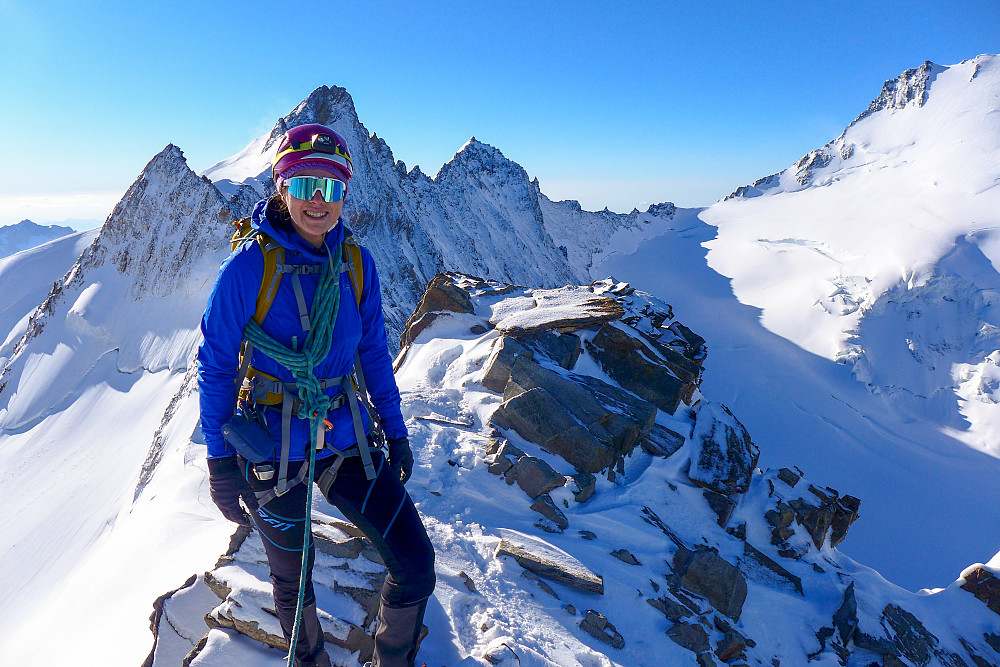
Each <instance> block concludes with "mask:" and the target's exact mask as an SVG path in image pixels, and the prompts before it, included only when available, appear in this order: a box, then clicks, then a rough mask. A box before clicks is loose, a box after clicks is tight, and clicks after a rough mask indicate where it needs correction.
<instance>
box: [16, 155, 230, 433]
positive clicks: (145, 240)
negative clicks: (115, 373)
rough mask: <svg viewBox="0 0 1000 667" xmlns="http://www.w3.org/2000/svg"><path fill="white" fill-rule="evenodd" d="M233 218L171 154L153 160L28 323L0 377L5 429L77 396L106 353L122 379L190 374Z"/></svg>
mask: <svg viewBox="0 0 1000 667" xmlns="http://www.w3.org/2000/svg"><path fill="white" fill-rule="evenodd" d="M229 220H230V218H229V212H228V208H227V207H226V203H225V201H224V200H223V198H222V197H221V195H220V194H219V192H218V190H216V189H215V188H214V187H213V186H212V185H211V183H210V182H208V181H207V180H204V179H201V178H199V177H198V176H196V175H195V174H194V172H192V171H191V169H190V168H189V167H188V166H187V163H186V162H185V160H184V157H183V154H182V153H181V151H180V150H179V149H178V148H177V147H176V146H173V145H169V146H167V147H166V148H164V150H163V151H162V152H160V153H159V154H158V155H157V156H156V157H154V158H153V159H152V160H150V162H149V164H147V165H146V168H145V169H144V170H143V172H142V174H141V175H140V176H139V178H138V179H136V181H135V183H133V184H132V186H131V187H130V188H129V189H128V191H127V192H126V193H125V196H124V197H123V198H122V200H121V201H120V202H119V203H118V205H116V206H115V209H114V211H112V213H111V215H110V216H109V217H108V220H107V221H106V222H105V224H104V226H103V227H102V228H101V230H100V232H99V233H98V235H97V237H96V238H95V239H94V240H93V242H92V243H91V244H90V245H89V246H88V247H87V248H86V249H85V250H84V251H83V252H82V253H81V254H80V256H79V258H78V259H77V261H76V263H75V264H74V265H73V267H72V268H71V269H70V270H69V271H68V272H67V273H66V275H65V276H64V277H63V278H62V279H61V280H59V281H57V282H55V283H54V284H53V286H52V289H51V290H50V292H49V294H48V295H47V296H46V297H45V300H44V301H43V302H42V303H41V305H40V306H39V307H38V309H37V310H36V311H35V312H34V313H33V314H32V315H31V316H30V318H29V320H28V322H27V324H26V326H25V328H24V334H23V336H22V337H21V339H20V340H19V341H18V342H17V344H16V345H15V347H14V349H13V352H12V355H11V358H10V360H9V361H8V363H7V364H6V366H5V368H4V371H3V375H2V377H0V399H2V400H4V409H3V411H2V412H0V420H2V423H3V425H4V426H5V427H7V428H13V427H23V426H25V425H27V424H28V423H31V422H33V421H34V420H37V419H39V418H41V417H42V416H43V415H45V414H46V412H47V411H48V410H49V409H50V408H51V406H52V405H54V404H57V403H58V402H59V401H60V400H62V399H64V398H69V397H71V396H74V395H78V394H77V392H79V391H81V390H82V387H84V386H86V385H85V384H84V385H80V383H81V382H85V377H86V376H87V375H88V374H89V373H90V372H91V370H92V368H93V366H94V364H96V363H97V362H98V360H100V359H102V358H105V357H106V355H109V354H110V355H113V358H114V360H115V361H114V362H113V366H114V367H115V368H117V369H118V370H119V371H121V372H126V373H131V372H135V371H137V370H139V369H146V370H150V371H155V370H159V369H162V368H170V369H184V368H186V367H187V365H188V362H189V360H190V358H191V356H192V354H193V352H194V349H195V346H196V345H197V344H198V341H199V337H200V332H199V330H198V323H199V321H200V317H201V313H202V311H203V310H204V304H205V302H206V299H207V295H208V289H209V288H210V287H211V284H212V280H213V278H214V275H215V272H216V271H217V270H218V265H219V264H220V263H221V261H222V260H223V259H224V258H225V256H226V255H227V254H228V246H227V245H226V238H227V237H228V236H229V235H230V233H231V232H230V229H231V228H230V227H229ZM67 343H71V346H69V347H67Z"/></svg>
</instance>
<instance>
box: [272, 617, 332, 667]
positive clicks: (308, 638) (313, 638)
mask: <svg viewBox="0 0 1000 667" xmlns="http://www.w3.org/2000/svg"><path fill="white" fill-rule="evenodd" d="M278 620H279V621H280V622H281V630H282V631H283V632H284V634H285V639H286V640H288V641H289V642H291V637H292V624H293V623H294V622H295V610H294V609H292V610H291V614H287V615H286V614H281V615H279V616H278ZM286 625H287V626H288V627H286ZM292 665H293V666H294V667H329V665H330V657H329V656H328V655H327V654H326V651H324V650H323V629H322V628H320V625H319V616H317V614H316V605H315V604H311V605H309V606H308V607H303V608H302V621H301V622H300V623H299V638H298V641H296V642H295V660H294V661H293V662H292Z"/></svg>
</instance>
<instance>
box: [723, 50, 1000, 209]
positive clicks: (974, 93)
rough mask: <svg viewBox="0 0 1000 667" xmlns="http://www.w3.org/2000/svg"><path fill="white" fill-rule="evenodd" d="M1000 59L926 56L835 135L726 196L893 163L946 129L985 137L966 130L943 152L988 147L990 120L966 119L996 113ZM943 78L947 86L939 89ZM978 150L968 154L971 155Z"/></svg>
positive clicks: (790, 187)
mask: <svg viewBox="0 0 1000 667" xmlns="http://www.w3.org/2000/svg"><path fill="white" fill-rule="evenodd" d="M998 62H1000V59H998V58H997V56H994V55H981V56H978V57H977V58H974V59H972V60H965V61H962V62H961V63H959V64H957V65H952V66H948V67H945V66H942V65H937V64H935V63H932V62H931V61H929V60H928V61H925V62H924V63H923V64H922V65H920V66H919V67H915V68H912V69H908V70H906V71H905V72H903V73H902V74H900V75H899V76H897V77H896V78H894V79H889V80H887V81H886V82H885V83H884V84H883V86H882V90H881V91H880V92H879V94H878V96H877V97H875V99H873V100H872V102H871V104H869V105H868V108H867V109H866V110H865V111H863V112H861V113H860V114H859V115H858V117H857V118H856V119H854V121H852V122H851V123H850V124H849V125H848V126H847V127H846V128H845V129H844V131H843V132H842V133H841V134H840V136H838V137H837V138H836V139H834V140H832V141H831V142H829V143H828V144H826V145H825V146H823V147H821V148H817V149H815V150H812V151H809V152H808V153H806V154H805V155H804V156H802V158H800V159H799V160H798V161H797V162H796V163H795V164H793V165H792V166H791V167H789V168H788V169H786V170H784V171H782V172H779V173H777V174H771V175H769V176H765V177H763V178H760V179H757V180H756V181H754V183H753V184H752V185H744V186H741V187H739V188H737V189H736V190H735V191H733V192H732V193H731V194H729V195H728V196H727V197H726V198H725V199H724V200H723V201H725V200H729V199H749V198H753V197H759V196H761V195H763V194H765V193H766V194H777V193H779V192H793V191H797V190H801V189H803V188H806V187H809V186H810V185H813V184H825V183H828V182H830V179H831V178H835V177H834V174H835V173H837V172H841V173H844V172H845V170H852V171H856V170H857V169H858V168H860V167H861V166H863V165H864V166H866V167H867V168H869V169H871V168H874V167H875V165H878V164H879V163H883V164H892V165H898V164H901V163H899V162H898V160H895V159H894V158H891V157H889V156H891V155H896V154H900V155H901V154H903V153H907V152H912V150H914V149H916V150H922V147H923V148H926V147H928V146H932V145H933V144H935V143H937V144H939V145H941V144H942V140H941V137H943V136H946V135H953V136H954V137H956V139H957V138H958V137H959V136H962V137H965V134H964V133H966V131H968V132H971V133H972V134H971V135H970V136H976V135H982V142H980V141H972V140H969V138H968V137H965V138H964V139H962V140H960V141H955V142H954V145H952V146H950V147H947V148H944V147H943V146H942V149H941V152H942V153H951V152H953V151H954V150H956V146H958V145H959V144H965V145H966V146H967V147H971V146H976V145H982V144H983V143H984V144H985V146H988V147H992V146H993V145H994V144H996V140H995V138H994V136H993V134H991V130H990V129H989V125H990V123H989V121H987V122H986V123H982V122H978V121H976V122H970V118H972V117H978V118H980V119H982V118H987V119H988V118H989V117H990V116H991V115H995V113H994V112H995V109H994V107H995V104H994V102H993V100H994V99H995V97H996V94H997V88H998V86H1000V84H998V81H1000V78H998V74H997V73H998V70H1000V67H998ZM984 75H985V76H984ZM942 80H943V81H944V86H943V88H942V89H941V91H940V92H936V91H937V89H938V88H939V87H940V84H939V82H940V81H942ZM930 107H934V108H933V109H930ZM873 142H874V143H873ZM934 150H937V149H934ZM959 150H961V148H959ZM977 155H979V153H977V154H975V155H970V158H971V159H972V160H975V159H976V158H977ZM911 161H912V158H911ZM821 174H822V175H823V177H821V176H820V175H821Z"/></svg>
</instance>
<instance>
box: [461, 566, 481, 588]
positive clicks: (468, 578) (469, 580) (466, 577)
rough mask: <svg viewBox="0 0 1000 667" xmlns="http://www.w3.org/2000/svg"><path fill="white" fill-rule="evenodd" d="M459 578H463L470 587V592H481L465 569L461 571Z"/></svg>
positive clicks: (466, 585) (463, 581)
mask: <svg viewBox="0 0 1000 667" xmlns="http://www.w3.org/2000/svg"><path fill="white" fill-rule="evenodd" d="M458 578H459V579H461V580H462V583H463V584H465V587H466V588H468V589H469V591H470V592H472V593H478V592H479V591H478V590H476V584H475V582H474V581H472V577H470V576H469V575H468V574H466V573H465V571H462V572H459V573H458Z"/></svg>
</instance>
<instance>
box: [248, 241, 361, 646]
mask: <svg viewBox="0 0 1000 667" xmlns="http://www.w3.org/2000/svg"><path fill="white" fill-rule="evenodd" d="M324 247H326V246H325V244H324ZM326 252H327V263H326V264H325V265H324V266H323V272H322V273H321V274H320V279H319V285H318V286H317V287H316V293H315V294H314V295H313V300H312V305H311V307H310V308H309V321H310V322H312V324H313V326H312V328H311V329H310V330H309V332H308V333H307V334H306V339H305V342H304V344H303V346H302V350H293V349H291V348H289V347H288V346H286V345H284V344H282V343H280V342H278V341H277V340H275V339H274V338H273V337H271V336H270V335H269V334H268V333H267V332H265V331H264V330H263V329H262V328H261V327H260V325H259V324H257V322H255V321H253V320H250V321H249V322H248V323H247V325H246V327H245V328H244V329H243V336H244V337H245V338H246V339H247V340H248V341H250V342H251V343H253V345H254V346H255V347H256V348H257V349H258V350H260V351H261V352H263V353H264V354H266V355H267V356H268V357H270V358H271V359H274V360H275V361H277V362H278V363H279V364H281V365H282V366H284V367H285V368H287V369H288V370H289V372H291V374H292V376H293V377H294V378H295V383H296V386H297V388H298V394H299V400H300V401H301V406H300V407H299V411H298V417H299V418H300V419H307V420H309V462H308V464H307V465H308V466H309V469H308V470H309V472H308V476H307V478H306V481H305V484H306V516H305V533H304V535H303V536H302V567H301V568H300V570H299V597H298V602H297V604H296V605H295V624H294V626H293V628H292V638H291V641H289V645H288V657H287V660H288V664H292V662H293V661H294V659H295V646H296V644H297V643H298V639H299V626H300V624H301V621H302V603H303V601H304V599H305V581H306V570H307V569H308V566H309V562H308V561H309V545H310V544H311V543H312V483H313V469H314V466H315V464H316V448H317V445H319V444H320V443H321V442H322V440H321V437H322V433H323V422H324V420H325V419H326V415H327V412H329V410H330V406H331V405H332V404H333V401H332V399H331V398H330V397H329V396H327V395H326V394H325V393H323V389H322V387H321V386H320V382H319V379H318V378H317V377H316V364H318V363H319V362H321V361H323V360H324V359H326V356H327V354H329V353H330V347H331V345H332V344H333V327H334V325H335V324H336V323H337V315H338V313H339V312H340V267H341V263H342V261H343V248H342V247H341V246H340V245H338V246H337V250H336V252H335V253H334V254H333V255H331V254H330V250H329V248H327V251H326Z"/></svg>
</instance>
